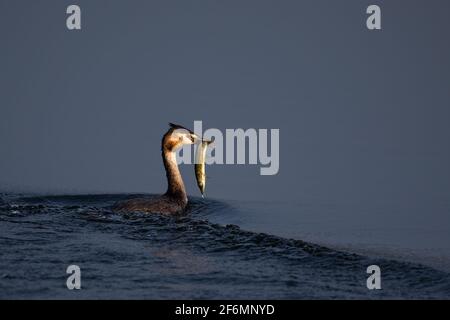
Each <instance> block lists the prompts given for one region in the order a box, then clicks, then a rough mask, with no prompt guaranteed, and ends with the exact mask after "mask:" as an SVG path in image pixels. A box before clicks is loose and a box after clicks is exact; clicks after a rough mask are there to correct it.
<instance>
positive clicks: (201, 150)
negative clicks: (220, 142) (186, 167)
mask: <svg viewBox="0 0 450 320" xmlns="http://www.w3.org/2000/svg"><path fill="white" fill-rule="evenodd" d="M213 142H214V139H212V140H210V141H207V140H202V141H201V142H200V144H199V145H198V147H197V153H196V154H195V178H196V179H197V186H198V188H199V189H200V192H201V193H202V197H204V195H205V187H206V172H205V161H206V149H207V148H208V146H209V145H210V144H211V143H213Z"/></svg>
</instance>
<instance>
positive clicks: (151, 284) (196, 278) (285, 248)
mask: <svg viewBox="0 0 450 320" xmlns="http://www.w3.org/2000/svg"><path fill="white" fill-rule="evenodd" d="M136 196H139V195H78V196H35V195H33V196H31V195H19V194H1V198H0V239H1V240H0V257H1V258H0V298H4V299H5V298H7V299H11V298H19V299H23V298H33V299H36V298H40V299H41V298H42V299H47V298H63V299H75V298H151V299H179V298H183V299H184V298H187V299H203V298H204V299H219V298H224V299H236V298H242V299H244V298H257V299H260V298H261V299H284V298H287V299H308V298H352V299H355V298H356V299H357V298H364V299H365V298H368V299H379V298H395V299H397V298H399V299H408V298H419V299H420V298H425V299H429V298H432V299H442V298H443V299H448V298H449V297H450V274H449V273H448V272H446V271H445V270H438V269H436V268H432V267H429V266H425V265H422V264H419V263H415V262H406V261H401V260H398V259H386V258H383V257H380V256H378V257H377V256H374V255H367V256H366V255H361V254H355V253H352V252H351V250H350V251H349V250H338V249H330V248H328V247H325V246H322V245H317V244H314V243H310V242H305V241H302V239H291V238H289V237H280V236H276V235H274V234H270V233H259V232H252V231H248V230H246V229H245V228H244V227H243V226H240V225H236V224H226V223H224V222H223V221H226V220H227V217H229V219H231V220H233V218H232V217H239V216H244V217H245V215H246V213H245V210H248V208H247V209H245V208H240V207H239V205H238V204H234V203H230V202H225V201H217V200H213V199H200V198H191V199H190V200H191V204H190V207H189V210H188V213H187V214H186V215H183V216H178V217H166V216H160V215H146V214H139V213H135V214H126V215H124V214H117V213H114V212H112V211H111V210H110V209H109V208H110V206H111V205H112V204H113V203H115V202H116V201H120V200H123V199H126V198H131V197H136ZM259 206H260V208H261V210H263V208H265V210H267V205H266V204H264V203H260V204H259ZM253 208H255V206H253ZM269 208H270V207H269ZM274 214H275V213H274ZM218 217H220V218H218ZM231 220H230V221H231ZM235 220H236V219H235ZM217 221H222V222H217ZM244 225H245V224H244ZM275 226H276V224H275ZM266 228H268V229H270V228H269V226H266ZM275 233H276V232H275ZM71 264H76V265H78V266H80V268H81V286H82V289H81V290H68V289H67V287H66V279H67V277H68V275H67V274H66V268H67V266H69V265H71ZM372 264H377V265H379V266H380V267H381V269H382V289H381V290H368V289H367V287H366V278H367V276H368V274H366V268H367V266H369V265H372Z"/></svg>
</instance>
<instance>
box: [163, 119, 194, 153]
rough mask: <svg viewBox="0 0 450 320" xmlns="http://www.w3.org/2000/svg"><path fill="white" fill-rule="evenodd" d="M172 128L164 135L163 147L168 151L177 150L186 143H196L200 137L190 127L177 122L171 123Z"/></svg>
mask: <svg viewBox="0 0 450 320" xmlns="http://www.w3.org/2000/svg"><path fill="white" fill-rule="evenodd" d="M169 125H170V129H169V131H167V132H166V134H165V135H164V137H163V143H162V147H163V149H164V150H167V151H176V150H177V149H178V148H180V147H181V146H183V145H185V144H193V143H196V142H197V141H198V140H199V138H198V137H197V135H196V134H195V133H194V132H192V131H191V130H189V129H186V128H185V127H182V126H180V125H177V124H173V123H169Z"/></svg>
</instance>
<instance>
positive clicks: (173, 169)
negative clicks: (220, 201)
mask: <svg viewBox="0 0 450 320" xmlns="http://www.w3.org/2000/svg"><path fill="white" fill-rule="evenodd" d="M169 125H170V129H169V131H167V132H166V133H165V134H164V136H163V138H162V143H161V151H162V158H163V163H164V168H165V169H166V176H167V185H168V187H167V192H166V193H165V194H163V195H161V196H158V197H156V198H138V199H131V200H126V201H123V202H119V203H117V204H115V205H114V207H113V210H114V211H118V212H132V211H142V212H148V213H159V214H177V213H182V212H183V211H184V210H185V209H186V206H187V204H188V198H187V194H186V190H185V188H184V183H183V179H182V178H181V174H180V170H179V169H178V164H177V160H176V155H175V152H176V151H177V149H179V148H180V147H181V146H183V145H185V144H193V143H196V142H197V140H198V137H197V136H196V135H195V133H194V132H192V131H191V130H188V129H186V128H184V127H182V126H179V125H176V124H173V123H169Z"/></svg>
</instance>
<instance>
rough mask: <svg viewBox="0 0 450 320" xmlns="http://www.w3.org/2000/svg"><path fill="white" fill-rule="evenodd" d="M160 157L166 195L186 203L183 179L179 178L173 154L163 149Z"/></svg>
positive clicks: (179, 174)
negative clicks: (165, 181)
mask: <svg viewBox="0 0 450 320" xmlns="http://www.w3.org/2000/svg"><path fill="white" fill-rule="evenodd" d="M162 157H163V162H164V168H165V169H166V176H167V192H166V195H167V196H170V197H174V198H177V199H179V200H181V201H183V202H184V203H187V195H186V189H185V188H184V183H183V178H181V173H180V170H179V169H178V164H177V159H176V155H175V152H174V151H169V150H167V149H165V148H163V151H162Z"/></svg>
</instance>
